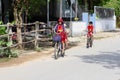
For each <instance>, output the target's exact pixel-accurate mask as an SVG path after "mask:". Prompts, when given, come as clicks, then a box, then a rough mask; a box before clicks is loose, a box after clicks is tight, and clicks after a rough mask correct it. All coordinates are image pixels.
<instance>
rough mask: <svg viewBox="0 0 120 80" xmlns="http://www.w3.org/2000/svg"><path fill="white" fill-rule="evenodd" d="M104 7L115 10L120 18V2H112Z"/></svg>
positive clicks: (114, 0)
mask: <svg viewBox="0 0 120 80" xmlns="http://www.w3.org/2000/svg"><path fill="white" fill-rule="evenodd" d="M103 6H104V7H109V8H114V9H115V13H116V15H117V16H120V0H110V1H109V2H106V4H105V5H103Z"/></svg>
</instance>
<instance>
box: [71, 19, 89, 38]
mask: <svg viewBox="0 0 120 80" xmlns="http://www.w3.org/2000/svg"><path fill="white" fill-rule="evenodd" d="M71 25H72V36H73V37H75V36H82V35H85V34H86V33H85V30H86V26H87V25H86V22H82V21H78V22H76V21H75V22H72V23H71Z"/></svg>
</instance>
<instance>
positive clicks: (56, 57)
mask: <svg viewBox="0 0 120 80" xmlns="http://www.w3.org/2000/svg"><path fill="white" fill-rule="evenodd" d="M58 57H59V48H58V43H57V42H56V43H55V47H54V58H55V59H58Z"/></svg>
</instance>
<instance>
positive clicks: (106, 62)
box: [75, 50, 120, 69]
mask: <svg viewBox="0 0 120 80" xmlns="http://www.w3.org/2000/svg"><path fill="white" fill-rule="evenodd" d="M100 53H101V54H99V55H88V56H75V57H79V58H81V59H82V60H83V62H86V63H96V64H100V65H102V66H103V67H105V68H108V69H114V68H120V50H119V51H117V52H101V51H100Z"/></svg>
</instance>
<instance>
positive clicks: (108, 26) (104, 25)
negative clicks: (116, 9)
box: [95, 19, 116, 32]
mask: <svg viewBox="0 0 120 80" xmlns="http://www.w3.org/2000/svg"><path fill="white" fill-rule="evenodd" d="M115 29H116V20H108V19H102V20H96V21H95V30H96V32H99V31H111V30H115Z"/></svg>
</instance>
